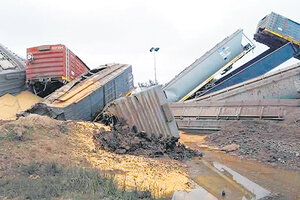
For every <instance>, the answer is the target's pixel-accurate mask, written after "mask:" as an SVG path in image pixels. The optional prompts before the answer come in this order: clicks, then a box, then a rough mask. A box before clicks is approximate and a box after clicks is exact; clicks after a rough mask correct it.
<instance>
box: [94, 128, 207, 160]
mask: <svg viewBox="0 0 300 200" xmlns="http://www.w3.org/2000/svg"><path fill="white" fill-rule="evenodd" d="M94 139H95V141H96V143H97V144H98V145H99V147H100V148H101V149H104V150H108V151H112V152H114V153H118V154H131V155H143V156H148V157H151V158H153V157H162V156H168V157H170V158H171V159H175V160H185V159H190V158H193V157H201V156H202V153H201V152H199V151H196V150H191V149H188V148H186V147H185V146H184V145H183V144H180V143H178V138H174V137H169V138H163V137H156V136H154V135H149V134H147V133H144V132H137V131H136V130H135V128H133V129H132V130H130V128H129V127H128V126H127V125H122V124H121V123H118V124H116V125H114V127H113V129H112V130H111V131H105V130H104V129H102V130H100V131H99V133H98V134H95V135H94Z"/></svg>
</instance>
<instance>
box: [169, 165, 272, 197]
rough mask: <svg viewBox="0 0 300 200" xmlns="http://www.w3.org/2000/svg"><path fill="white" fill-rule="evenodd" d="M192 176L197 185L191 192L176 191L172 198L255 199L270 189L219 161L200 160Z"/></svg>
mask: <svg viewBox="0 0 300 200" xmlns="http://www.w3.org/2000/svg"><path fill="white" fill-rule="evenodd" d="M197 164H198V166H197V168H196V169H195V170H196V171H198V172H197V173H196V174H194V175H195V176H194V177H193V179H194V181H195V182H196V183H197V184H198V187H197V188H195V189H194V190H192V191H191V192H184V191H177V192H175V193H174V195H173V198H172V200H198V199H203V200H217V199H230V200H257V199H260V198H263V197H265V196H267V195H269V194H270V191H268V190H266V189H265V188H263V187H261V186H260V185H258V184H256V183H254V182H253V181H251V180H249V179H248V178H246V177H244V176H242V175H241V174H239V173H237V172H236V171H234V170H232V169H231V168H229V167H227V166H225V165H223V164H221V163H219V162H212V163H208V162H205V161H200V162H199V163H197Z"/></svg>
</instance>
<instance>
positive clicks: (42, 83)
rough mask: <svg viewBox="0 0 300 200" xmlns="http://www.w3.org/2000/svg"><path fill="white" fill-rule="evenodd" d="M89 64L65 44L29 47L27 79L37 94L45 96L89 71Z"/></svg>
mask: <svg viewBox="0 0 300 200" xmlns="http://www.w3.org/2000/svg"><path fill="white" fill-rule="evenodd" d="M88 70H89V68H88V67H87V65H86V64H85V63H84V62H83V61H82V60H81V59H80V58H79V57H78V56H76V55H75V54H74V53H73V52H72V51H71V50H70V49H68V48H67V47H66V46H65V45H62V44H57V45H43V46H37V47H31V48H28V49H27V62H26V81H27V83H28V85H29V87H30V89H31V90H32V91H33V92H34V93H35V94H37V95H39V96H41V97H45V96H47V95H49V94H51V93H52V92H53V91H55V90H56V89H58V88H60V87H61V86H63V85H64V84H66V83H68V82H70V81H72V80H73V79H75V78H76V77H78V76H80V75H81V74H83V73H85V72H87V71H88Z"/></svg>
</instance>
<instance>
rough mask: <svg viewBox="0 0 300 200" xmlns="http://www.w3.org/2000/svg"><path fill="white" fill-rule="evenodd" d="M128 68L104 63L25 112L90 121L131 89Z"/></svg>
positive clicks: (131, 77)
mask: <svg viewBox="0 0 300 200" xmlns="http://www.w3.org/2000/svg"><path fill="white" fill-rule="evenodd" d="M133 87H134V86H133V76H132V67H131V65H126V64H107V65H102V66H100V67H98V68H96V69H92V70H90V71H89V72H87V73H85V74H83V75H81V76H80V77H77V78H76V79H74V80H73V81H71V82H70V83H68V84H66V85H64V86H63V87H61V88H60V89H58V90H56V91H55V92H54V93H52V94H51V95H49V96H47V97H46V98H45V101H44V102H43V103H40V104H36V105H35V106H34V107H33V108H31V109H30V110H27V111H26V113H37V114H42V115H48V116H51V117H52V118H55V119H63V120H68V119H70V120H92V119H93V117H94V116H95V115H96V114H97V113H99V112H100V111H101V110H102V109H103V108H104V106H105V105H106V104H107V103H109V102H111V101H112V100H114V99H116V98H119V97H121V96H125V95H127V94H128V93H130V92H131V91H132V90H133Z"/></svg>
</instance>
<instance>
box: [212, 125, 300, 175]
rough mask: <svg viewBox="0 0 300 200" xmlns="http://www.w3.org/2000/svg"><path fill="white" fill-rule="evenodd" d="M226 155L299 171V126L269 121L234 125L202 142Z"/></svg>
mask: <svg viewBox="0 0 300 200" xmlns="http://www.w3.org/2000/svg"><path fill="white" fill-rule="evenodd" d="M206 141H207V142H208V143H209V144H210V145H214V146H218V147H219V148H221V149H223V150H224V151H226V152H228V153H230V154H236V155H239V156H241V157H245V158H248V159H254V160H257V161H260V162H263V163H267V164H271V165H274V166H279V167H283V168H287V169H295V170H300V124H299V123H298V122H291V123H289V124H287V123H284V122H275V121H274V122H273V121H262V120H257V121H237V122H235V123H232V124H230V125H228V126H226V127H224V128H222V130H221V131H218V132H216V133H213V134H211V135H209V136H208V137H207V138H206Z"/></svg>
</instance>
